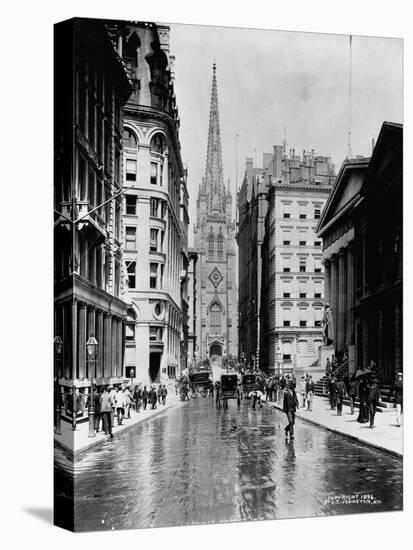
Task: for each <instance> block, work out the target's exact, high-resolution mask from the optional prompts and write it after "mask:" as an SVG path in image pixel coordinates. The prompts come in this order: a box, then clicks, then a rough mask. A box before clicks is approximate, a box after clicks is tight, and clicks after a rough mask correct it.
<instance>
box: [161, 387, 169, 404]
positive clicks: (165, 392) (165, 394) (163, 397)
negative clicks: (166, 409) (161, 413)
mask: <svg viewBox="0 0 413 550" xmlns="http://www.w3.org/2000/svg"><path fill="white" fill-rule="evenodd" d="M167 395H168V390H167V389H166V386H165V384H164V385H163V386H162V390H161V397H162V405H166V396H167Z"/></svg>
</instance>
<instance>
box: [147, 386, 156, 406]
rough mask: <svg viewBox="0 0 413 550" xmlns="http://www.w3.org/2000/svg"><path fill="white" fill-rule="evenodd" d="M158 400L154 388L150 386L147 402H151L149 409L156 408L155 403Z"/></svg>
mask: <svg viewBox="0 0 413 550" xmlns="http://www.w3.org/2000/svg"><path fill="white" fill-rule="evenodd" d="M157 402H158V396H157V394H156V389H155V388H154V387H152V388H151V389H150V391H149V403H150V404H151V409H152V410H153V409H156V404H157Z"/></svg>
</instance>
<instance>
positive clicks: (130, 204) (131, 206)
mask: <svg viewBox="0 0 413 550" xmlns="http://www.w3.org/2000/svg"><path fill="white" fill-rule="evenodd" d="M136 199H137V197H136V195H126V199H125V203H126V214H128V216H136Z"/></svg>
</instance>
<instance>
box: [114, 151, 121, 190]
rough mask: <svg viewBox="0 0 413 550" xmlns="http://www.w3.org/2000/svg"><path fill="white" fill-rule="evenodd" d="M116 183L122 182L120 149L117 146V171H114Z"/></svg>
mask: <svg viewBox="0 0 413 550" xmlns="http://www.w3.org/2000/svg"><path fill="white" fill-rule="evenodd" d="M113 176H114V179H115V183H117V184H118V185H119V182H120V151H119V149H118V148H117V147H115V171H114V174H113Z"/></svg>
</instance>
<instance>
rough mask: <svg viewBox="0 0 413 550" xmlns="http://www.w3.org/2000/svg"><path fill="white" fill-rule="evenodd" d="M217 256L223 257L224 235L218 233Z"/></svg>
mask: <svg viewBox="0 0 413 550" xmlns="http://www.w3.org/2000/svg"><path fill="white" fill-rule="evenodd" d="M217 241H218V258H220V259H222V258H223V257H224V237H223V236H222V235H218V239H217Z"/></svg>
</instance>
